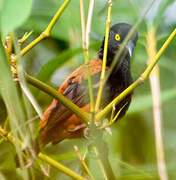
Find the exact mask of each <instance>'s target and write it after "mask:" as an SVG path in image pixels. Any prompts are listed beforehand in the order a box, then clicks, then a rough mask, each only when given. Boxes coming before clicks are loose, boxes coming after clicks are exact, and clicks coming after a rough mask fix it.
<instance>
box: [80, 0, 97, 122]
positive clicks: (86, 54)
mask: <svg viewBox="0 0 176 180" xmlns="http://www.w3.org/2000/svg"><path fill="white" fill-rule="evenodd" d="M93 8H94V0H90V3H89V12H88V17H87V25H86V27H85V17H84V2H83V0H80V13H81V26H82V45H83V51H84V57H85V64H86V65H87V75H88V85H89V97H90V112H91V120H93V119H94V95H93V88H92V81H91V72H90V66H89V52H88V49H89V35H90V31H91V23H92V15H93Z"/></svg>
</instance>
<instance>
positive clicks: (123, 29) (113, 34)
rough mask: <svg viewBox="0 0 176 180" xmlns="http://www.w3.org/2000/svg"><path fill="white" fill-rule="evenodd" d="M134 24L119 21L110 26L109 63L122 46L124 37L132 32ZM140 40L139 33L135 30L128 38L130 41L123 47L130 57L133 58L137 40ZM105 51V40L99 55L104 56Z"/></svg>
mask: <svg viewBox="0 0 176 180" xmlns="http://www.w3.org/2000/svg"><path fill="white" fill-rule="evenodd" d="M131 28H132V26H131V25H129V24H126V23H119V24H115V25H113V26H112V27H111V28H110V32H109V39H108V55H107V63H108V61H109V63H111V62H112V60H113V58H114V56H115V55H116V53H117V52H118V50H119V48H120V46H121V45H122V43H123V41H124V39H125V38H126V37H127V35H128V33H129V32H130V30H131ZM137 40H138V33H137V31H136V30H135V31H134V32H133V34H132V35H131V37H130V38H129V39H128V42H127V43H126V45H125V48H124V49H123V52H125V53H126V55H127V56H129V58H130V59H131V58H132V55H133V51H134V48H135V46H136V42H137ZM103 52H104V40H103V43H102V46H101V49H100V52H99V57H100V58H101V59H102V58H103Z"/></svg>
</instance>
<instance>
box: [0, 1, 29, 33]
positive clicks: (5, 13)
mask: <svg viewBox="0 0 176 180" xmlns="http://www.w3.org/2000/svg"><path fill="white" fill-rule="evenodd" d="M31 6H32V0H4V1H3V4H2V12H1V20H0V21H1V32H2V34H3V36H5V35H7V34H8V33H10V32H12V31H13V30H14V29H15V28H17V27H18V26H20V25H21V24H22V23H24V21H25V20H26V19H27V18H28V16H29V14H30V11H31Z"/></svg>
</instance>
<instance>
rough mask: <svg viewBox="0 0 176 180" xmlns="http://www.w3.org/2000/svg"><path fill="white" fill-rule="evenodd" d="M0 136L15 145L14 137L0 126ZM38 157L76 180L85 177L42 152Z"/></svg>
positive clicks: (83, 179) (21, 143)
mask: <svg viewBox="0 0 176 180" xmlns="http://www.w3.org/2000/svg"><path fill="white" fill-rule="evenodd" d="M0 136H1V137H2V138H3V139H5V140H7V141H9V142H10V143H11V144H13V145H14V146H15V143H14V140H15V139H14V137H13V136H12V135H11V134H10V133H9V132H7V131H5V130H4V129H2V128H0ZM19 143H20V145H21V147H22V145H23V142H21V141H19ZM38 157H39V158H40V159H42V160H43V161H45V162H47V163H48V164H50V165H51V166H53V167H55V168H57V169H59V170H60V171H62V172H64V173H65V174H67V175H68V176H70V177H72V178H73V179H76V180H85V178H83V177H82V176H80V175H79V174H77V173H75V172H73V171H72V170H71V169H69V168H67V167H65V166H63V165H62V164H60V163H58V162H57V161H55V160H54V159H52V158H50V157H48V156H47V155H45V154H43V153H39V154H38ZM26 158H27V157H26Z"/></svg>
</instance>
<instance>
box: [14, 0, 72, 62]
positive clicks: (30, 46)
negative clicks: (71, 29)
mask: <svg viewBox="0 0 176 180" xmlns="http://www.w3.org/2000/svg"><path fill="white" fill-rule="evenodd" d="M69 2H70V0H65V2H64V3H63V4H62V6H61V7H60V9H59V10H58V11H57V13H56V14H55V15H54V17H53V19H52V20H51V22H50V24H49V25H48V27H47V28H46V29H45V30H44V31H43V32H42V33H41V34H40V35H39V36H38V37H37V38H36V39H35V40H33V41H32V42H31V43H30V44H28V45H27V46H26V47H25V48H24V49H22V50H21V52H20V56H23V55H24V54H26V53H27V52H28V51H29V50H30V49H32V48H33V47H34V46H35V45H36V44H38V43H39V42H40V41H41V40H43V39H44V38H46V37H49V36H50V34H51V31H52V29H53V27H54V25H55V24H56V22H57V20H58V19H59V17H60V16H61V14H62V12H63V11H64V10H65V8H66V7H67V5H68V4H69ZM17 59H18V55H16V56H15V57H14V58H13V59H12V61H13V62H16V60H17Z"/></svg>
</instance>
